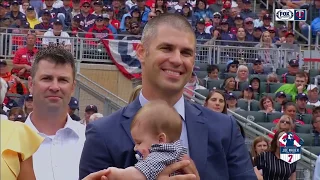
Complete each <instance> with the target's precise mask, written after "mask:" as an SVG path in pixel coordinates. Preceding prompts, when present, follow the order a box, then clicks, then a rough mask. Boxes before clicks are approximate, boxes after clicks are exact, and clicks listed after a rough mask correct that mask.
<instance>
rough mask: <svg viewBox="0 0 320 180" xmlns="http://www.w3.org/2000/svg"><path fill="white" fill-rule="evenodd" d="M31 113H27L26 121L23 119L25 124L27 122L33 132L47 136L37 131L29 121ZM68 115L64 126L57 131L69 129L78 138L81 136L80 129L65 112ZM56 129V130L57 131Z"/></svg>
mask: <svg viewBox="0 0 320 180" xmlns="http://www.w3.org/2000/svg"><path fill="white" fill-rule="evenodd" d="M31 114H32V112H31V113H30V114H29V115H28V117H27V119H26V121H25V124H27V125H28V126H29V127H30V128H31V129H33V130H34V131H35V132H37V133H38V134H40V135H43V136H45V137H47V136H48V135H46V134H44V133H41V132H39V131H38V129H37V128H36V127H35V126H34V124H33V123H32V121H31V118H30V117H31ZM67 115H68V117H67V123H66V124H65V126H64V127H63V128H62V129H59V130H58V131H61V130H62V131H65V130H71V131H72V132H73V134H74V135H75V136H77V138H80V137H81V131H80V130H79V129H78V128H77V126H76V125H75V124H74V123H77V122H75V121H74V120H72V118H71V117H70V115H69V114H67ZM58 131H57V132H58Z"/></svg>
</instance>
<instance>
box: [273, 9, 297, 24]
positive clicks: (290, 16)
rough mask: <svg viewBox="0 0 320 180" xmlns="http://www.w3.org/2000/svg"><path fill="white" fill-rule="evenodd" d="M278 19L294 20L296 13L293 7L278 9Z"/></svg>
mask: <svg viewBox="0 0 320 180" xmlns="http://www.w3.org/2000/svg"><path fill="white" fill-rule="evenodd" d="M275 15H276V21H293V20H294V13H293V10H291V9H276V14H275Z"/></svg>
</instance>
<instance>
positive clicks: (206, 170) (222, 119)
mask: <svg viewBox="0 0 320 180" xmlns="http://www.w3.org/2000/svg"><path fill="white" fill-rule="evenodd" d="M172 22H174V23H172ZM182 29H183V31H181V30H182ZM195 53H196V39H195V34H194V32H193V30H192V27H191V26H190V24H189V23H188V21H187V20H186V19H185V18H183V17H182V16H180V15H177V14H163V15H161V16H157V17H155V18H153V19H152V20H150V21H149V22H148V23H147V25H146V26H145V28H144V30H143V34H142V39H141V44H140V45H138V47H137V56H138V59H139V60H140V62H141V68H142V86H143V88H142V92H141V93H140V95H139V97H138V98H136V99H135V100H134V101H133V102H132V103H131V104H129V105H128V106H126V107H124V108H122V109H121V110H119V111H117V112H115V113H113V114H112V115H110V116H108V117H105V118H102V119H100V120H98V121H94V122H93V123H90V124H88V125H87V132H86V142H85V145H84V149H83V152H82V157H81V160H80V175H79V178H80V179H81V178H83V177H85V176H87V175H88V174H90V173H92V172H96V171H99V170H102V169H106V168H108V167H118V168H126V167H128V166H133V165H134V164H135V163H136V162H137V160H136V158H135V154H136V153H135V152H134V150H133V147H134V142H133V140H132V137H131V134H130V124H131V121H132V119H133V117H134V115H135V114H136V112H137V111H138V110H139V109H140V108H141V106H143V105H144V104H146V103H147V102H148V101H150V100H155V99H162V100H165V101H167V102H168V103H169V104H170V105H172V106H173V107H174V108H175V109H176V110H177V112H178V113H179V114H180V116H181V119H182V122H183V123H182V124H183V127H182V133H181V138H180V139H181V140H182V144H183V145H184V146H185V147H187V148H188V153H189V155H190V157H191V159H192V160H193V161H194V164H195V166H196V169H197V170H198V172H197V170H196V169H195V168H192V169H193V172H194V173H193V174H195V175H198V173H199V176H200V177H198V179H201V180H213V179H219V180H224V179H226V180H229V179H239V180H251V179H252V180H253V179H254V180H256V179H257V178H256V176H255V174H254V171H253V167H252V164H251V160H250V157H249V155H248V151H247V149H246V146H245V143H244V139H243V137H242V136H241V133H240V131H239V130H238V126H237V123H236V121H235V120H234V119H233V118H231V117H230V116H228V115H224V114H221V113H216V112H213V111H211V110H209V109H206V108H204V107H202V106H200V105H196V104H191V103H190V102H188V101H187V100H185V99H184V98H183V90H184V86H185V85H186V83H187V82H188V81H189V79H190V78H191V74H192V70H193V66H194V63H195ZM155 116H156V114H155ZM192 165H193V163H191V164H190V166H192ZM183 170H184V169H183Z"/></svg>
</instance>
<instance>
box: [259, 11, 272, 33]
mask: <svg viewBox="0 0 320 180" xmlns="http://www.w3.org/2000/svg"><path fill="white" fill-rule="evenodd" d="M271 20H272V17H271V15H270V14H265V15H264V16H263V18H262V23H263V24H262V26H261V30H262V32H265V31H267V30H268V29H269V28H270V27H272V26H271Z"/></svg>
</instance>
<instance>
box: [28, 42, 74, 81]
mask: <svg viewBox="0 0 320 180" xmlns="http://www.w3.org/2000/svg"><path fill="white" fill-rule="evenodd" d="M43 60H44V61H49V62H51V63H54V64H57V65H67V64H69V65H70V66H71V68H72V75H73V79H75V76H76V67H75V61H74V58H73V55H72V54H71V53H70V52H69V51H68V50H66V49H64V48H63V47H61V46H57V45H49V46H48V47H47V48H44V49H41V50H40V51H39V52H38V53H37V54H36V57H35V60H34V64H33V65H32V69H31V77H32V78H34V76H35V74H36V72H37V70H38V64H39V62H40V61H43Z"/></svg>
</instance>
